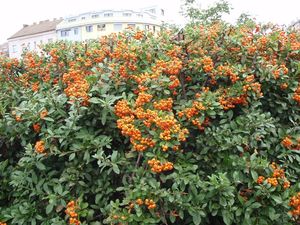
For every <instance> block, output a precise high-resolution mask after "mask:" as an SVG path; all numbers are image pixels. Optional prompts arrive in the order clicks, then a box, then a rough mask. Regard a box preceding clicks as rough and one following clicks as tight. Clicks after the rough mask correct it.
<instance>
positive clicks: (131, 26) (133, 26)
mask: <svg viewBox="0 0 300 225" xmlns="http://www.w3.org/2000/svg"><path fill="white" fill-rule="evenodd" d="M127 26H128V27H129V28H132V29H134V28H135V24H134V23H129V24H128V25H127Z"/></svg>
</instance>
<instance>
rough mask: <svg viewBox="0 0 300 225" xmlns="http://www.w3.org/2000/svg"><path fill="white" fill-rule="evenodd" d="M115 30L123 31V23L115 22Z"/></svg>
mask: <svg viewBox="0 0 300 225" xmlns="http://www.w3.org/2000/svg"><path fill="white" fill-rule="evenodd" d="M114 30H115V31H117V32H118V31H121V30H122V24H121V23H115V24H114Z"/></svg>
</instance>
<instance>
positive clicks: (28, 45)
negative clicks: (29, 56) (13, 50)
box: [27, 42, 30, 50]
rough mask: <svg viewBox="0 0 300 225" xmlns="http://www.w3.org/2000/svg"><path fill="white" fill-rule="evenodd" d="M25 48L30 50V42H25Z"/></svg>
mask: <svg viewBox="0 0 300 225" xmlns="http://www.w3.org/2000/svg"><path fill="white" fill-rule="evenodd" d="M27 49H28V50H30V42H28V43H27Z"/></svg>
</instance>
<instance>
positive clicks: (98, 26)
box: [97, 24, 106, 31]
mask: <svg viewBox="0 0 300 225" xmlns="http://www.w3.org/2000/svg"><path fill="white" fill-rule="evenodd" d="M105 27H106V24H98V25H97V30H98V31H105Z"/></svg>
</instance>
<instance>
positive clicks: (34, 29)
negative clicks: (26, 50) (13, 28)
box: [8, 18, 62, 40]
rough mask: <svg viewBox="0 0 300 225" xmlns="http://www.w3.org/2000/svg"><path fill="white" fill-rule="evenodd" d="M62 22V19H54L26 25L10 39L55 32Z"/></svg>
mask: <svg viewBox="0 0 300 225" xmlns="http://www.w3.org/2000/svg"><path fill="white" fill-rule="evenodd" d="M61 21H62V18H59V19H56V18H55V19H53V20H52V21H49V20H44V21H40V22H39V23H33V24H32V25H27V24H24V25H23V28H22V29H21V30H19V31H18V32H17V33H15V34H14V35H12V36H11V37H9V38H8V40H9V39H14V38H17V37H23V36H27V35H33V34H39V33H43V32H48V31H55V29H56V25H57V24H59V23H60V22H61Z"/></svg>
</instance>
